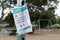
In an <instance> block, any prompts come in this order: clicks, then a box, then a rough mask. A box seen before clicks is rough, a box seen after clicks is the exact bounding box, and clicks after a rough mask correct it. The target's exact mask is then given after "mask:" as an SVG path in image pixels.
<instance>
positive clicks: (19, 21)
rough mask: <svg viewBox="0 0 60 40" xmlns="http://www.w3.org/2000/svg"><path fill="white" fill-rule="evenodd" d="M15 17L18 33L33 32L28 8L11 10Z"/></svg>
mask: <svg viewBox="0 0 60 40" xmlns="http://www.w3.org/2000/svg"><path fill="white" fill-rule="evenodd" d="M11 12H12V13H13V16H14V20H15V24H16V28H17V33H19V34H20V35H21V34H25V33H28V32H32V25H31V22H30V17H29V12H28V9H27V8H26V7H24V6H23V7H16V8H13V9H12V10H11Z"/></svg>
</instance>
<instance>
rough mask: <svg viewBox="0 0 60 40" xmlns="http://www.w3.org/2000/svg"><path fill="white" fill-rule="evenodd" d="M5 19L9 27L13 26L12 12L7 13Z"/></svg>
mask: <svg viewBox="0 0 60 40" xmlns="http://www.w3.org/2000/svg"><path fill="white" fill-rule="evenodd" d="M5 20H6V21H7V23H9V26H10V27H13V25H14V18H13V15H12V13H10V14H8V16H7V17H6V18H5Z"/></svg>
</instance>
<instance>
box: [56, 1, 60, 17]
mask: <svg viewBox="0 0 60 40" xmlns="http://www.w3.org/2000/svg"><path fill="white" fill-rule="evenodd" d="M55 14H57V16H60V0H59V3H58V6H57V9H56V10H55Z"/></svg>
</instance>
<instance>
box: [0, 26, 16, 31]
mask: <svg viewBox="0 0 60 40" xmlns="http://www.w3.org/2000/svg"><path fill="white" fill-rule="evenodd" d="M10 28H16V27H15V26H13V27H9V26H8V27H0V31H1V29H10Z"/></svg>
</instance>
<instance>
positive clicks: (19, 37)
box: [16, 34, 25, 40]
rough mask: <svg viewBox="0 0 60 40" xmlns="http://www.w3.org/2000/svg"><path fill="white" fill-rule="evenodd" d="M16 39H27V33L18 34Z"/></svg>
mask: <svg viewBox="0 0 60 40" xmlns="http://www.w3.org/2000/svg"><path fill="white" fill-rule="evenodd" d="M16 40H25V35H19V34H17V38H16Z"/></svg>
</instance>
